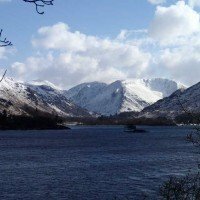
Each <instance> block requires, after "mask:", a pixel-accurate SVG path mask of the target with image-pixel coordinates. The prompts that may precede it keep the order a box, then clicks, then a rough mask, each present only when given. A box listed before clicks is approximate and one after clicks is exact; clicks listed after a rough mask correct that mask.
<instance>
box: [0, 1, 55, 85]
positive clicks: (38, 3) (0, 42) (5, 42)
mask: <svg viewBox="0 0 200 200" xmlns="http://www.w3.org/2000/svg"><path fill="white" fill-rule="evenodd" d="M22 1H24V2H26V3H32V4H35V8H36V11H37V13H38V14H40V15H43V14H44V11H40V10H39V8H41V7H42V8H43V7H44V6H45V5H47V6H49V5H53V1H54V0H22ZM2 33H3V29H1V30H0V47H7V46H12V45H13V44H12V42H11V41H9V40H7V38H6V37H5V38H4V37H2ZM6 72H7V70H5V72H4V74H3V76H2V78H1V80H0V82H1V81H2V80H3V79H4V77H5V75H6Z"/></svg>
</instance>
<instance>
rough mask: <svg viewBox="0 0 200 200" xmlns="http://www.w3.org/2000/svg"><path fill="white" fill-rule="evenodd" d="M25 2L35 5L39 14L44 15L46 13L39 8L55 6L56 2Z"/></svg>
mask: <svg viewBox="0 0 200 200" xmlns="http://www.w3.org/2000/svg"><path fill="white" fill-rule="evenodd" d="M23 1H24V2H27V3H33V4H35V8H36V11H37V13H38V14H41V15H43V14H44V11H40V10H39V8H41V7H44V6H45V5H47V6H49V5H53V1H54V0H23Z"/></svg>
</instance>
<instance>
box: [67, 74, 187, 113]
mask: <svg viewBox="0 0 200 200" xmlns="http://www.w3.org/2000/svg"><path fill="white" fill-rule="evenodd" d="M180 87H184V86H183V85H180V84H178V83H176V82H175V81H171V80H168V79H160V78H156V79H132V80H124V81H120V80H119V81H115V82H114V83H111V84H105V83H99V82H92V83H83V84H81V85H78V86H75V87H73V88H72V89H70V90H68V91H66V92H65V95H66V97H67V98H69V99H70V100H72V101H73V102H74V103H75V104H77V105H79V106H81V107H82V108H85V109H88V110H89V111H93V112H97V113H100V114H102V115H114V114H117V113H121V112H131V111H137V112H139V111H141V110H142V109H144V108H145V107H147V106H149V105H151V104H153V103H155V102H156V101H158V100H159V99H162V98H163V97H166V96H169V95H171V94H172V93H173V92H174V91H176V90H177V89H179V88H180Z"/></svg>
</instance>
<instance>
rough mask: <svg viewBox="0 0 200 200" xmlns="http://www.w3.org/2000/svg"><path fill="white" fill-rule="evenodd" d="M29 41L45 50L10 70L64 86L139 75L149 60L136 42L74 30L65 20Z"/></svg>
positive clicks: (19, 75) (22, 75)
mask: <svg viewBox="0 0 200 200" xmlns="http://www.w3.org/2000/svg"><path fill="white" fill-rule="evenodd" d="M32 44H33V45H34V47H35V48H36V49H37V50H38V49H39V50H44V53H43V54H41V55H40V56H32V57H29V58H27V60H26V61H25V62H24V63H14V64H13V65H12V70H13V73H14V74H15V75H16V76H17V77H23V78H26V79H29V80H30V79H34V78H40V79H48V80H50V81H52V82H54V83H57V84H61V85H60V86H62V87H64V88H66V87H70V86H72V85H74V84H78V83H81V82H85V81H105V82H112V81H114V80H116V79H125V78H128V77H132V78H134V77H140V76H141V74H142V72H144V71H145V70H146V68H147V67H148V66H149V62H150V59H151V55H150V54H149V53H145V52H143V51H142V50H141V49H140V48H139V47H137V46H136V45H133V44H129V43H126V41H119V40H117V39H116V40H115V39H113V40H111V39H101V38H98V37H94V36H88V35H85V34H83V33H80V32H78V31H75V32H73V31H71V30H70V28H69V27H68V25H67V24H64V23H58V24H55V25H53V26H49V27H43V28H41V29H39V31H38V35H37V37H35V38H34V39H33V40H32ZM46 54H47V56H45V55H46Z"/></svg>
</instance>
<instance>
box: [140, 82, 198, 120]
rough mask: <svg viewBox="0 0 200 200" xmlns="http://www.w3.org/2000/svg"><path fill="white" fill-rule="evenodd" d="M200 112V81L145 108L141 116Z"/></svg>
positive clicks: (169, 115)
mask: <svg viewBox="0 0 200 200" xmlns="http://www.w3.org/2000/svg"><path fill="white" fill-rule="evenodd" d="M184 109H186V110H187V111H188V112H192V113H200V82H199V83H197V84H196V85H194V86H192V87H190V88H188V89H186V90H178V91H176V92H174V93H173V94H172V95H171V96H169V97H166V98H164V99H162V100H160V101H158V102H156V103H155V104H153V105H151V106H149V107H147V108H145V109H144V110H143V111H142V112H141V113H140V116H141V117H142V116H144V117H149V118H150V117H163V116H164V117H168V118H174V117H176V116H178V115H180V114H183V113H185V111H184Z"/></svg>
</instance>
